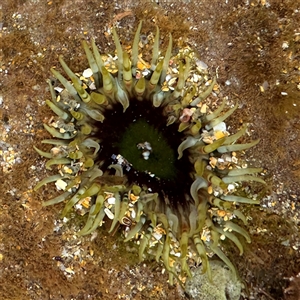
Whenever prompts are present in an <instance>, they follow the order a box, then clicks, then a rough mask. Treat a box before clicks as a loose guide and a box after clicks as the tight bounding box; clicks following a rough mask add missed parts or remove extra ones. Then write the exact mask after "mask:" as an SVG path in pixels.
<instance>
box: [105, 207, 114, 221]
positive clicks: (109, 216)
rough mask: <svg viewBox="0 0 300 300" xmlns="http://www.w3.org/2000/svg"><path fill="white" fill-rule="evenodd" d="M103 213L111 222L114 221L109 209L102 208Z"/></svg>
mask: <svg viewBox="0 0 300 300" xmlns="http://www.w3.org/2000/svg"><path fill="white" fill-rule="evenodd" d="M104 212H105V214H106V215H107V217H108V218H109V219H111V220H113V219H114V217H115V215H114V214H113V213H112V212H111V211H110V209H108V208H107V207H106V208H104Z"/></svg>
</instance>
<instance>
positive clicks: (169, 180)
mask: <svg viewBox="0 0 300 300" xmlns="http://www.w3.org/2000/svg"><path fill="white" fill-rule="evenodd" d="M104 116H105V120H104V122H103V123H99V125H98V132H97V136H98V138H99V139H100V145H101V151H100V153H99V156H98V158H97V160H96V161H99V162H100V161H101V162H104V165H103V166H102V168H104V169H106V170H107V169H108V166H109V165H111V164H120V165H121V166H122V167H123V172H124V174H125V175H126V176H127V178H128V181H129V183H131V184H133V183H135V184H138V185H140V186H143V185H144V186H146V187H147V188H148V189H150V190H151V191H152V192H156V193H159V194H160V195H163V196H164V197H167V198H168V199H169V200H170V201H171V202H172V203H173V204H176V203H178V202H180V203H181V204H183V203H182V202H183V201H184V200H183V199H185V198H186V197H184V195H185V194H188V193H189V188H190V186H191V184H192V181H193V180H192V178H191V177H190V174H191V172H193V166H192V164H191V163H190V161H189V159H188V156H187V155H184V156H183V157H182V158H181V159H177V157H178V153H177V148H178V146H179V145H180V143H181V142H182V141H183V139H184V138H185V136H184V134H182V133H180V132H178V124H173V125H169V126H166V123H167V118H166V116H164V114H163V108H160V107H158V108H156V107H153V105H152V103H151V102H150V101H146V100H145V101H139V100H137V99H131V100H130V106H129V107H128V108H127V110H126V111H125V112H123V107H122V106H121V105H120V104H115V105H114V106H113V108H112V109H110V110H106V112H105V113H104Z"/></svg>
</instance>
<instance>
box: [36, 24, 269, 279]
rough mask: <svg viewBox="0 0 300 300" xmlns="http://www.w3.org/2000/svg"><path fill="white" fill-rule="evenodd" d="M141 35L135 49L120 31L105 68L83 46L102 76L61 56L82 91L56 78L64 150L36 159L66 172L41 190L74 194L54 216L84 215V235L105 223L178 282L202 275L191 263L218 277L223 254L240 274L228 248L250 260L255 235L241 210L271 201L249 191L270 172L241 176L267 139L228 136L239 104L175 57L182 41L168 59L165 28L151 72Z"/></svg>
mask: <svg viewBox="0 0 300 300" xmlns="http://www.w3.org/2000/svg"><path fill="white" fill-rule="evenodd" d="M141 26H142V23H140V24H139V26H138V29H137V31H136V34H135V37H134V41H133V45H132V48H131V49H129V50H126V51H125V50H123V49H122V47H121V44H120V41H119V38H118V35H117V33H116V30H115V29H113V30H112V33H113V38H114V42H115V45H116V56H114V55H112V56H111V55H110V56H109V55H106V56H105V59H103V58H104V56H101V55H100V53H99V51H98V49H97V47H96V44H95V41H93V40H92V41H91V48H92V50H90V48H89V46H88V44H87V42H86V41H83V43H82V44H83V48H84V50H85V53H86V56H87V59H88V62H89V66H90V68H89V69H87V70H85V71H84V72H83V74H81V75H79V74H75V73H73V72H72V71H71V70H70V68H69V67H68V66H67V64H66V63H65V62H64V60H63V58H62V57H60V58H59V61H60V64H61V65H62V68H63V69H64V71H65V73H66V74H67V75H68V77H69V78H70V79H71V81H68V80H67V79H66V78H65V77H63V75H62V74H61V73H59V72H58V71H57V70H55V69H51V72H52V74H53V75H54V77H55V78H56V79H58V80H59V81H60V83H61V84H62V85H63V87H64V88H60V87H55V88H54V87H53V85H52V82H51V81H50V80H48V83H49V88H50V92H51V98H52V99H51V101H50V100H46V103H47V105H48V106H49V107H50V108H51V109H52V111H53V112H54V113H55V114H56V115H57V116H58V117H57V118H56V119H54V121H53V119H52V121H51V122H50V123H48V124H44V127H45V129H46V130H47V131H48V132H49V133H50V134H51V135H52V136H53V137H55V139H46V140H43V141H42V143H45V144H50V145H52V149H51V150H50V152H44V151H42V150H39V149H38V148H36V147H35V149H36V151H37V152H38V153H39V154H40V155H42V156H44V157H46V158H48V159H49V160H48V161H47V163H46V169H47V170H51V169H52V166H53V165H57V169H58V174H56V175H52V176H49V177H47V178H45V179H43V180H42V181H40V182H39V183H38V184H37V186H36V187H35V190H38V189H39V188H40V187H42V186H44V185H46V184H48V183H55V185H56V187H57V189H59V190H62V193H61V194H60V195H59V196H57V197H55V198H53V199H51V200H48V201H45V202H44V203H43V205H44V206H48V205H52V204H56V203H60V202H63V201H66V205H65V207H64V209H63V211H62V217H66V216H67V215H68V213H69V212H70V211H71V210H72V209H73V208H74V209H75V210H77V211H79V212H80V213H81V214H85V213H88V217H87V221H86V224H85V226H84V227H83V228H82V229H81V230H80V231H79V232H78V234H79V235H87V234H90V233H92V232H93V231H95V230H96V229H97V228H98V227H99V226H101V225H102V224H103V223H104V222H107V223H108V224H109V226H110V229H109V232H110V233H112V232H115V231H116V230H117V229H119V228H121V229H122V234H123V235H124V237H125V240H124V241H125V242H127V241H130V240H133V241H135V243H136V244H137V245H139V248H138V253H139V259H140V260H141V261H142V260H143V259H145V257H147V256H146V254H147V255H150V256H151V255H152V256H154V257H155V259H156V260H157V261H158V262H159V261H162V262H163V264H164V266H165V268H166V270H168V271H169V275H170V276H169V277H170V283H172V282H173V276H175V277H176V278H178V274H181V275H182V277H183V276H191V271H190V263H191V262H193V263H195V262H200V261H201V263H202V265H203V270H204V271H207V273H208V276H211V274H210V268H209V260H208V256H211V255H213V254H216V255H217V256H218V257H219V258H220V259H221V260H223V261H224V262H225V263H226V264H227V266H228V267H229V268H230V269H231V270H232V272H234V273H235V272H236V271H235V267H234V265H233V264H232V263H231V261H230V260H229V259H228V258H227V256H226V255H225V254H224V252H223V251H222V250H221V248H222V247H221V242H222V240H224V239H229V240H231V241H232V242H233V243H234V244H235V245H236V246H237V247H238V249H239V251H240V254H242V253H243V246H242V243H241V242H240V240H239V238H238V236H243V237H244V238H245V239H246V241H247V242H250V237H249V234H248V233H247V231H246V230H245V229H243V228H242V227H241V226H240V225H238V224H237V222H236V221H235V220H238V219H239V220H241V221H242V222H243V223H245V224H246V218H245V216H244V215H243V214H242V212H241V211H240V210H238V207H239V205H240V204H241V203H250V204H258V203H259V201H258V200H253V199H251V198H248V197H247V193H245V191H244V190H243V188H242V186H241V184H240V183H241V182H243V181H257V182H261V183H264V181H263V180H262V179H261V178H259V177H257V176H256V174H257V173H259V172H261V171H262V169H261V168H248V167H241V166H240V165H239V164H238V163H237V161H238V159H237V158H236V155H235V153H236V152H238V151H243V150H246V149H248V148H250V147H252V146H254V145H256V144H257V143H258V140H257V141H253V142H250V143H245V144H239V143H237V141H238V140H239V139H240V137H241V136H243V135H244V134H245V132H246V129H247V128H246V125H244V126H242V127H241V129H240V130H239V131H237V132H236V133H235V134H233V135H229V133H228V132H227V131H226V124H225V123H224V120H225V119H226V118H228V117H229V116H230V115H231V114H232V113H233V112H234V111H235V110H236V109H237V107H238V105H237V104H235V105H233V106H232V107H231V108H230V109H229V110H227V111H226V112H224V109H225V105H226V102H228V101H227V100H228V99H226V98H223V99H221V100H220V97H217V94H218V85H217V83H216V79H215V78H212V77H211V76H210V75H209V72H208V71H207V67H206V65H205V64H204V63H202V62H201V61H200V60H199V59H197V57H196V56H195V54H194V52H193V51H192V50H191V49H190V48H189V47H185V48H183V49H181V50H179V52H178V53H177V54H176V55H174V56H173V55H172V36H171V35H170V37H169V44H168V47H167V50H166V53H165V56H164V57H162V56H160V52H159V41H160V40H159V29H158V28H157V31H156V34H155V36H154V37H153V36H152V41H153V44H152V53H153V54H152V61H151V63H147V62H145V61H144V60H143V59H142V55H141V54H140V53H139V52H140V51H139V48H140V46H141V43H140V31H141ZM149 40H151V36H150V37H149ZM213 107H215V110H214V111H211V108H213ZM233 152H234V153H233ZM121 229H120V230H121ZM236 233H237V235H236Z"/></svg>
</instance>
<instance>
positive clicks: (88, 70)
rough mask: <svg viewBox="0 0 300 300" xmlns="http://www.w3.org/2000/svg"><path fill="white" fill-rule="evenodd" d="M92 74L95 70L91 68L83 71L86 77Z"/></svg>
mask: <svg viewBox="0 0 300 300" xmlns="http://www.w3.org/2000/svg"><path fill="white" fill-rule="evenodd" d="M92 75H93V71H92V69H90V68H88V69H86V70H84V71H83V73H82V76H83V77H85V78H89V77H91V76H92Z"/></svg>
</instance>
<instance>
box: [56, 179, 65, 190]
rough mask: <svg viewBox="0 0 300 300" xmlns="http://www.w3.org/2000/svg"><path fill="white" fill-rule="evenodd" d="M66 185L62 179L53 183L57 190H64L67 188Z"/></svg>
mask: <svg viewBox="0 0 300 300" xmlns="http://www.w3.org/2000/svg"><path fill="white" fill-rule="evenodd" d="M67 185H68V184H67V183H66V182H65V181H63V180H62V179H58V180H57V181H56V182H55V186H56V188H57V190H59V191H60V190H63V191H64V190H65V188H66V187H67Z"/></svg>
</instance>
